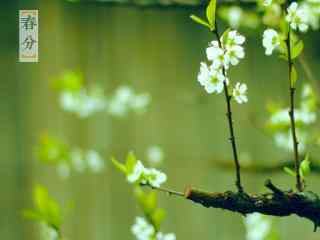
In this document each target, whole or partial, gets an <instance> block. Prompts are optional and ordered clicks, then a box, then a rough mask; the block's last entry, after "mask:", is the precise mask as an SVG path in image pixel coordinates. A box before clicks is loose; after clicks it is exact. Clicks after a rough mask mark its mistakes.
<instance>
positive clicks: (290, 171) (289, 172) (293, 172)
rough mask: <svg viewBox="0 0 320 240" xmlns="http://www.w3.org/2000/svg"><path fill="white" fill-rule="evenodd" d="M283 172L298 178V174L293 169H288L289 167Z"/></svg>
mask: <svg viewBox="0 0 320 240" xmlns="http://www.w3.org/2000/svg"><path fill="white" fill-rule="evenodd" d="M283 170H284V171H285V172H286V173H288V174H289V175H290V176H292V177H295V176H296V173H295V171H294V170H292V169H291V168H288V167H284V168H283Z"/></svg>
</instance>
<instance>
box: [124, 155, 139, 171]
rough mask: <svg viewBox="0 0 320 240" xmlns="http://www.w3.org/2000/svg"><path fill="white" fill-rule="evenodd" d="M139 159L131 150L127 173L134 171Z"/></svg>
mask: <svg viewBox="0 0 320 240" xmlns="http://www.w3.org/2000/svg"><path fill="white" fill-rule="evenodd" d="M136 163H137V159H136V156H135V155H134V154H133V152H129V153H128V156H127V160H126V169H127V173H131V172H133V169H134V167H135V166H136Z"/></svg>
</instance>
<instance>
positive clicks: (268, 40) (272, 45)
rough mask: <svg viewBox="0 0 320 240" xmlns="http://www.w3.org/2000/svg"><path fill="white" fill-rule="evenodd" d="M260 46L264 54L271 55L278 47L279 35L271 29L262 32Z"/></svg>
mask: <svg viewBox="0 0 320 240" xmlns="http://www.w3.org/2000/svg"><path fill="white" fill-rule="evenodd" d="M262 45H263V46H264V48H265V49H266V51H265V54H266V55H271V54H272V52H273V50H274V49H276V48H277V47H278V46H279V45H280V39H279V34H278V33H277V31H275V30H273V29H267V30H265V31H264V32H263V40H262Z"/></svg>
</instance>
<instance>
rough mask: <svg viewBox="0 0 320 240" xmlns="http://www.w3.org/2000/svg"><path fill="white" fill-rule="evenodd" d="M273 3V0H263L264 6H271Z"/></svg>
mask: <svg viewBox="0 0 320 240" xmlns="http://www.w3.org/2000/svg"><path fill="white" fill-rule="evenodd" d="M271 4H272V0H263V5H264V6H270V5H271Z"/></svg>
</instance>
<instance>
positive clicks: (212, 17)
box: [206, 0, 217, 30]
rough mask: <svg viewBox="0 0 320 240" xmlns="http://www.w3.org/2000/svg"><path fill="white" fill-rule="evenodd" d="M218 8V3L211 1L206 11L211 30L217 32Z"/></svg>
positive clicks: (214, 0)
mask: <svg viewBox="0 0 320 240" xmlns="http://www.w3.org/2000/svg"><path fill="white" fill-rule="evenodd" d="M216 7H217V1H216V0H210V2H209V5H208V6H207V9H206V15H207V19H208V22H209V24H210V29H211V30H215V27H216V26H215V25H216Z"/></svg>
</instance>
